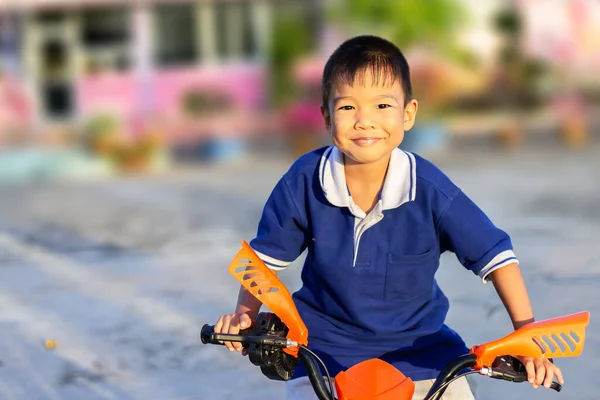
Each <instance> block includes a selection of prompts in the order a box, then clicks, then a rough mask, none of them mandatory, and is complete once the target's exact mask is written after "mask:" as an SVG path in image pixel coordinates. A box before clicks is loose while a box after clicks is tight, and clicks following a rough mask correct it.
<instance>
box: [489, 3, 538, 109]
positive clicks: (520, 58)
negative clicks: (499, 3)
mask: <svg viewBox="0 0 600 400" xmlns="http://www.w3.org/2000/svg"><path fill="white" fill-rule="evenodd" d="M493 24H494V28H495V29H496V31H497V32H498V33H499V34H500V35H501V37H502V39H503V45H502V46H501V47H500V49H499V54H498V65H499V66H500V68H501V71H500V75H501V76H500V77H499V81H498V82H497V85H496V86H497V88H496V91H495V92H496V93H497V95H498V96H497V98H499V100H500V102H501V103H502V106H503V107H527V106H536V105H538V103H539V101H540V100H541V99H540V96H539V93H538V84H539V80H540V79H542V78H543V76H544V74H545V73H547V72H548V71H547V66H546V65H545V64H544V63H543V62H541V61H539V60H535V59H531V58H529V57H527V56H526V55H525V54H524V53H523V49H522V43H523V41H524V39H523V21H522V16H521V14H520V12H519V10H518V8H517V6H516V5H515V4H514V3H512V2H507V3H506V4H505V5H504V7H503V8H501V9H500V10H499V11H498V13H497V14H496V15H495V16H494V21H493Z"/></svg>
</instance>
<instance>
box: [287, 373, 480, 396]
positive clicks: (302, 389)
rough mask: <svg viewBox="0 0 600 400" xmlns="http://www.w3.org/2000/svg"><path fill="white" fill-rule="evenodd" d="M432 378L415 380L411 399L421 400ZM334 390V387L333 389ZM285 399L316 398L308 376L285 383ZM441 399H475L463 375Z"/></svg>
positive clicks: (450, 386) (431, 383) (431, 382)
mask: <svg viewBox="0 0 600 400" xmlns="http://www.w3.org/2000/svg"><path fill="white" fill-rule="evenodd" d="M433 382H434V380H433V379H427V380H424V381H416V382H415V394H414V396H413V400H423V399H424V398H425V395H426V394H427V392H428V391H429V388H430V387H431V385H433ZM334 390H335V389H334ZM285 399H286V400H317V395H316V394H315V392H314V390H313V388H312V386H311V385H310V381H309V380H308V377H302V378H297V379H292V380H291V381H287V382H286V383H285ZM442 400H475V397H474V396H473V392H471V388H470V387H469V383H468V382H467V379H466V378H465V377H462V378H460V379H457V380H455V381H454V382H452V383H451V384H450V385H449V386H448V388H447V389H446V392H445V393H444V395H443V396H442Z"/></svg>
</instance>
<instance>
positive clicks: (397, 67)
mask: <svg viewBox="0 0 600 400" xmlns="http://www.w3.org/2000/svg"><path fill="white" fill-rule="evenodd" d="M367 72H371V73H372V75H373V77H374V79H376V83H378V80H379V79H380V78H382V79H383V80H384V82H383V83H384V84H386V83H389V84H393V83H394V82H396V81H397V80H400V82H401V85H402V90H403V91H404V104H405V105H406V104H407V103H408V102H409V101H410V100H411V99H412V85H411V83H410V70H409V67H408V62H407V61H406V58H405V57H404V54H402V51H400V49H399V48H398V47H397V46H396V45H395V44H393V43H391V42H390V41H388V40H386V39H383V38H381V37H378V36H371V35H363V36H356V37H353V38H351V39H348V40H346V41H345V42H344V43H342V44H341V45H340V46H339V47H338V48H337V49H336V50H335V51H334V52H333V54H331V56H330V57H329V59H328V60H327V63H326V64H325V68H324V69H323V78H322V81H321V92H322V95H323V107H327V106H328V104H329V96H330V94H331V89H332V88H333V86H334V85H339V84H348V85H353V84H354V83H355V81H356V79H358V81H359V82H360V81H362V80H363V79H364V76H365V74H366V73H367Z"/></svg>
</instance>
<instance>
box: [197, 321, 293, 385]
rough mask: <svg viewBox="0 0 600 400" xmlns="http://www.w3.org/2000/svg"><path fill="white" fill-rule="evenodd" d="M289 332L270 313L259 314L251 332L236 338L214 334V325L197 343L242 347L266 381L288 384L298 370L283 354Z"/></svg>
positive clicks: (249, 329)
mask: <svg viewBox="0 0 600 400" xmlns="http://www.w3.org/2000/svg"><path fill="white" fill-rule="evenodd" d="M287 333H288V328H287V326H285V324H284V323H283V322H282V321H281V319H279V317H277V316H276V315H275V314H273V313H267V312H261V313H260V314H258V316H257V318H256V321H255V323H254V325H253V326H252V328H248V329H244V330H242V331H240V333H239V334H238V335H231V334H225V333H214V326H213V325H204V326H203V327H202V329H201V331H200V339H201V340H202V343H204V344H217V345H222V344H223V343H222V342H224V341H225V342H238V343H242V346H243V347H244V348H247V349H248V358H249V359H250V362H251V363H252V364H254V365H256V366H258V367H260V370H261V372H262V373H263V375H265V376H266V377H267V378H269V379H272V380H278V381H287V380H290V379H291V378H292V374H293V372H294V370H295V369H296V367H297V366H298V359H297V358H295V357H293V356H290V355H289V354H287V353H284V352H283V351H282V349H283V348H286V347H287V343H288V340H287V338H286V336H287Z"/></svg>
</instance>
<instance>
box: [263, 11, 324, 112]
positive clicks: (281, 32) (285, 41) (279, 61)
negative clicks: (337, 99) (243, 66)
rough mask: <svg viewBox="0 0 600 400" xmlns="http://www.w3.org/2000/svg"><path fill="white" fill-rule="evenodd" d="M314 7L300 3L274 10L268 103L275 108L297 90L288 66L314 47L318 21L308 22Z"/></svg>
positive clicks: (309, 52) (310, 19)
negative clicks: (270, 83)
mask: <svg viewBox="0 0 600 400" xmlns="http://www.w3.org/2000/svg"><path fill="white" fill-rule="evenodd" d="M316 4H317V3H316V2H314V1H313V2H312V3H310V2H307V1H301V2H298V3H283V4H280V5H277V6H276V10H275V13H274V23H273V39H272V48H271V79H272V85H271V99H272V101H273V102H274V103H275V104H280V103H281V102H285V101H286V100H288V99H290V98H292V97H294V93H295V92H296V89H297V88H296V83H295V82H294V79H293V77H292V71H291V69H292V65H293V63H294V61H295V60H297V59H299V58H300V57H302V56H305V55H308V54H311V53H312V52H314V51H315V49H316V47H317V31H318V28H319V27H318V21H315V20H314V19H313V18H311V16H312V15H314V13H313V11H314V10H315V8H314V7H317V6H316ZM311 7H312V8H311Z"/></svg>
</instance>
